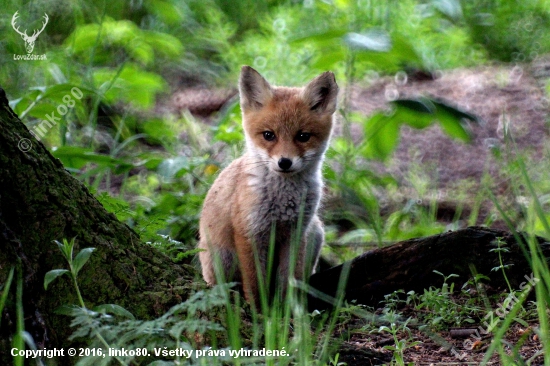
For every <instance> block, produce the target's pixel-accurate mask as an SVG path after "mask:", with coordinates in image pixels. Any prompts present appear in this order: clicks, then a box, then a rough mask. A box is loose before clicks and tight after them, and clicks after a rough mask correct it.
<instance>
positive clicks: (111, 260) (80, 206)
mask: <svg viewBox="0 0 550 366" xmlns="http://www.w3.org/2000/svg"><path fill="white" fill-rule="evenodd" d="M28 144H32V146H31V148H30V149H28V151H27V148H28V147H29V145H28ZM73 237H75V238H76V243H77V245H76V246H75V253H76V252H77V251H78V250H80V249H82V248H85V247H94V248H96V251H95V252H94V253H93V254H92V256H91V258H90V260H89V262H88V263H87V264H86V265H85V266H84V267H83V269H82V271H81V272H80V274H79V284H80V287H81V292H82V296H83V298H84V301H85V303H86V305H87V306H88V307H90V308H91V307H93V306H94V305H98V304H107V303H116V304H118V305H120V306H123V307H125V308H126V309H128V310H129V311H130V312H132V313H133V314H134V315H135V316H136V318H140V319H147V318H151V317H153V316H158V315H160V314H163V313H164V312H165V311H166V310H167V309H168V308H169V307H170V306H172V305H175V304H177V303H179V302H181V301H182V300H184V299H186V298H187V297H188V296H189V294H190V293H191V292H192V291H194V290H196V289H197V288H199V287H201V286H203V285H202V282H200V283H198V284H195V283H194V281H193V279H194V276H195V270H194V269H193V268H192V267H191V266H186V265H178V264H174V263H173V262H172V261H171V260H170V259H169V258H168V257H166V256H164V255H163V254H161V253H159V252H158V251H157V250H155V249H154V248H152V247H151V246H149V245H146V244H143V243H142V242H141V241H140V238H139V236H138V235H137V234H136V233H135V232H134V231H133V230H132V229H130V228H129V227H128V226H126V225H125V224H123V223H121V222H119V221H118V220H117V219H116V218H115V216H114V215H112V214H110V213H108V212H107V211H105V209H104V208H103V207H102V206H101V204H100V203H99V202H98V201H97V200H96V199H95V198H94V197H93V196H92V195H91V194H90V192H89V191H88V189H87V188H86V187H85V186H84V185H83V184H82V183H80V182H79V181H77V180H76V179H75V178H73V177H72V176H71V174H69V173H68V172H67V171H66V170H65V169H64V168H63V166H62V164H61V163H60V162H59V160H57V159H56V158H54V157H53V156H52V155H51V154H50V153H49V152H48V150H47V149H45V148H44V146H43V145H42V143H40V142H38V141H37V140H36V139H34V137H33V136H31V134H30V133H29V131H28V130H27V128H26V127H25V126H24V125H23V123H21V121H20V120H19V118H18V117H17V115H15V114H14V113H13V111H12V110H11V109H10V108H9V106H8V101H7V99H6V95H5V93H4V91H3V90H2V89H1V88H0V284H2V285H3V284H5V283H6V280H7V277H8V273H9V271H10V269H11V268H12V267H19V268H20V269H21V271H22V272H21V273H22V278H23V281H22V283H23V310H24V317H25V330H26V331H27V332H29V333H30V334H31V335H32V337H33V338H34V341H35V343H36V344H37V346H38V347H39V348H43V347H46V348H53V347H58V348H59V347H67V345H68V341H67V338H68V336H69V335H70V334H71V329H70V328H69V321H70V319H69V318H68V317H66V316H63V315H57V314H55V313H54V310H55V309H56V308H58V307H59V306H61V305H68V304H78V301H77V297H76V294H75V290H74V287H73V286H72V284H71V282H70V281H69V280H68V279H67V278H65V277H62V278H60V279H58V280H56V281H55V282H53V283H52V284H51V285H50V286H49V288H48V290H44V285H43V283H44V275H45V274H46V272H48V271H49V270H52V269H58V268H67V263H66V262H65V260H64V259H63V257H62V255H61V252H60V251H59V249H58V248H57V245H55V244H54V243H53V242H52V241H53V240H59V241H61V240H62V239H63V238H67V239H71V238H73ZM16 277H17V276H16ZM16 285H17V281H16V280H14V282H13V283H12V286H11V289H10V292H9V294H10V296H9V298H8V302H7V305H6V307H5V309H4V312H3V314H2V315H1V316H2V318H1V328H0V350H2V351H1V352H0V363H1V364H3V365H8V364H11V363H12V359H11V356H10V354H9V352H4V351H5V350H9V349H10V348H11V340H12V337H13V335H14V334H15V333H16V310H15V308H16V300H15V293H16V290H15V289H16ZM0 293H1V292H0Z"/></svg>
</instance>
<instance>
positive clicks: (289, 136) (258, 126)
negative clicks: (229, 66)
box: [239, 66, 338, 176]
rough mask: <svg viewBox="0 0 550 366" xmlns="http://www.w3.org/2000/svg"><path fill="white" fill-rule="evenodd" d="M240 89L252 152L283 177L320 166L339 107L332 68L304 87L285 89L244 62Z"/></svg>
mask: <svg viewBox="0 0 550 366" xmlns="http://www.w3.org/2000/svg"><path fill="white" fill-rule="evenodd" d="M239 92H240V98H241V109H242V112H243V127H244V131H245V135H246V146H247V149H248V152H249V153H251V154H253V155H254V156H255V157H256V158H258V161H260V162H264V163H266V164H267V165H268V167H269V169H270V170H271V171H274V172H277V173H278V174H280V175H283V176H286V175H293V174H295V173H298V172H301V171H305V170H309V169H310V168H315V167H317V166H318V164H319V163H320V162H321V161H322V160H323V154H324V153H325V150H326V149H327V146H328V141H329V138H330V133H331V130H332V120H333V114H334V112H335V111H336V102H337V96H338V85H337V84H336V80H335V78H334V74H333V73H332V72H328V71H327V72H324V73H322V74H321V75H319V76H317V77H316V78H315V79H313V80H312V81H311V82H310V83H309V84H307V85H306V86H305V87H303V88H287V87H274V86H271V85H270V84H269V83H268V82H267V80H265V79H264V78H263V77H262V76H261V75H260V74H259V73H258V72H257V71H256V70H254V69H253V68H251V67H250V66H243V68H242V70H241V77H240V80H239Z"/></svg>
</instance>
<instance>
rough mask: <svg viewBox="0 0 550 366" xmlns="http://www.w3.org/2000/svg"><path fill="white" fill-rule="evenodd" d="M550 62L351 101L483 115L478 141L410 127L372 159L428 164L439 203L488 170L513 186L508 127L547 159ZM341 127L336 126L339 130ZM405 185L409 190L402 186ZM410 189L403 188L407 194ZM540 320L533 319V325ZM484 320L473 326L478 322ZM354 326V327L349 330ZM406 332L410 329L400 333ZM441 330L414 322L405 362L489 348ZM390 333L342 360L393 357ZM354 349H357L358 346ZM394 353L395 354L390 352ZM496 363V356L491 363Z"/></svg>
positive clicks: (370, 91)
mask: <svg viewBox="0 0 550 366" xmlns="http://www.w3.org/2000/svg"><path fill="white" fill-rule="evenodd" d="M547 64H548V62H540V63H535V64H530V65H516V66H486V67H480V68H476V69H467V70H453V71H445V72H443V73H440V74H439V75H438V77H437V78H435V79H434V80H411V79H412V78H411V79H409V80H407V79H405V78H403V75H399V76H398V77H396V78H390V77H385V78H380V79H378V80H376V81H374V82H372V83H370V85H369V86H361V85H355V86H354V87H353V88H352V90H351V108H352V110H355V111H359V112H361V113H364V114H365V115H370V114H372V113H373V112H374V111H375V110H380V109H386V108H388V107H389V104H388V100H389V99H391V98H395V97H396V96H399V97H401V98H403V97H415V96H420V95H423V96H431V97H436V98H440V99H444V100H445V101H447V102H449V103H450V104H453V105H456V106H458V107H460V108H462V109H464V110H466V111H469V112H470V113H473V114H475V115H477V116H479V117H481V118H482V119H483V121H484V123H482V124H479V125H477V124H473V123H472V124H470V129H471V132H472V134H473V140H472V142H471V143H470V144H463V143H461V142H458V141H455V140H452V139H451V138H449V137H448V136H446V135H445V134H444V133H442V131H441V130H440V129H439V128H438V127H437V126H432V127H430V128H428V129H426V130H420V131H418V130H413V129H411V128H404V129H403V130H402V134H401V142H400V144H399V147H398V149H397V151H396V152H395V154H394V156H393V158H392V159H391V161H390V162H389V163H388V164H380V163H373V168H374V169H376V170H378V171H380V172H387V173H391V174H392V176H393V177H394V178H396V179H397V180H398V181H400V182H402V183H403V184H404V185H406V181H407V177H408V176H409V174H411V169H413V168H416V167H418V166H421V167H423V168H422V170H423V171H424V172H428V174H431V178H432V179H433V180H434V181H437V189H438V190H440V193H439V195H438V197H440V198H441V199H440V201H441V202H440V204H441V205H442V206H445V202H446V201H452V200H453V197H447V196H446V194H447V192H449V193H448V195H452V194H453V193H451V192H454V191H453V189H454V188H455V187H456V186H455V185H456V184H457V183H458V182H462V181H465V180H467V181H470V182H474V188H473V189H475V184H476V183H479V182H480V181H481V178H482V176H483V174H484V172H485V171H488V172H489V173H490V174H491V176H492V177H493V179H494V181H495V183H496V187H498V189H499V190H500V191H501V192H504V191H506V190H507V189H508V186H509V184H508V182H507V181H506V179H507V178H505V177H503V176H501V175H500V174H499V167H498V165H497V163H496V162H495V159H492V158H491V147H493V146H503V144H504V134H503V130H504V128H505V127H506V126H508V128H509V130H510V131H511V134H512V136H513V137H514V139H515V141H516V144H517V146H518V149H519V150H521V151H523V152H524V153H526V154H527V155H528V156H529V157H530V159H532V160H531V162H532V163H534V164H536V163H537V162H538V161H541V159H543V158H544V149H545V147H546V144H547V140H548V134H549V130H548V127H549V126H548V122H549V120H548V115H549V103H548V99H547V97H546V93H545V91H544V84H545V82H546V78H547V76H548V73H547V72H546V70H547V69H548V67H547V66H546V65H547ZM235 93H236V90H209V89H206V88H196V87H195V88H193V89H186V90H180V91H178V92H176V93H174V94H173V95H172V96H171V98H170V99H169V100H167V101H165V102H164V103H161V105H160V106H159V108H160V109H161V110H163V111H170V112H172V113H181V112H183V111H184V110H189V111H190V112H191V113H193V114H194V115H195V116H197V117H199V118H204V119H205V121H208V120H209V119H210V118H209V116H210V114H211V113H213V112H215V111H217V110H219V109H220V108H221V107H222V106H223V105H224V103H225V102H226V101H227V100H228V99H229V98H231V97H233V96H234V95H235ZM336 130H337V131H336V133H338V130H339V129H338V128H337V129H336ZM351 133H352V137H353V138H354V140H360V139H361V134H362V133H361V128H360V126H358V125H356V126H351ZM404 188H405V190H404V192H407V190H406V187H404ZM406 194H407V193H405V196H406ZM530 325H532V326H533V325H535V324H530ZM477 326H478V325H474V328H475V327H477ZM359 327H360V326H359ZM351 329H354V327H353V326H351V327H350V328H349V330H351ZM523 332H525V328H524V327H523V326H521V325H520V324H517V323H516V324H514V325H513V326H512V327H511V328H510V329H509V331H508V333H507V335H506V340H507V341H508V342H509V343H510V344H512V345H514V344H516V343H517V340H518V338H519V337H520V334H522V333H523ZM402 336H405V335H402ZM437 336H438V337H439V338H438V337H433V336H432V337H429V336H428V335H426V334H425V333H423V332H420V331H419V330H416V329H412V339H411V340H410V341H409V343H410V342H412V341H420V342H421V344H419V345H418V346H415V347H411V348H408V349H407V350H406V351H405V362H407V363H408V362H411V363H413V364H414V365H472V364H478V363H479V362H480V361H481V359H482V358H483V356H484V354H485V352H484V351H485V350H486V349H487V347H488V344H489V343H490V338H488V339H487V338H484V339H482V340H481V342H479V343H476V344H475V346H470V347H464V346H463V342H464V339H457V338H451V336H450V334H449V332H448V331H443V332H438V333H437ZM389 338H390V336H388V335H381V334H379V333H368V334H365V333H361V332H358V331H352V333H351V336H350V337H349V338H348V340H347V341H346V342H344V343H345V344H344V346H345V347H347V349H348V351H346V352H342V353H341V358H340V361H345V362H347V364H348V365H369V364H381V363H387V362H388V361H389V360H391V354H392V352H391V351H389V350H386V349H384V348H383V347H384V346H387V345H392V344H393V340H391V339H389ZM442 340H443V341H442ZM444 342H447V344H452V345H454V346H455V347H456V349H457V350H458V351H459V353H460V354H462V353H463V352H465V354H466V357H465V358H464V359H463V360H460V359H458V358H457V357H455V356H454V355H453V354H452V353H451V352H450V351H449V350H447V349H445V347H444ZM540 348H541V345H540V342H539V341H538V339H537V338H536V337H535V336H534V335H533V334H531V335H529V337H527V340H526V341H525V343H524V345H523V346H522V347H521V349H520V354H521V355H522V356H523V358H524V359H528V358H529V357H531V356H532V355H534V354H535V353H536V351H538V350H540ZM360 349H369V350H372V351H377V352H379V354H380V355H382V356H384V357H381V358H378V361H373V359H372V358H369V357H361V356H358V355H359V353H358V350H360ZM353 350H355V351H353ZM388 357H389V358H388ZM542 362H543V360H542V358H541V356H539V357H538V358H536V359H535V360H533V362H532V365H541V364H542ZM490 364H493V365H498V364H499V361H498V356H493V358H492V359H491V363H490Z"/></svg>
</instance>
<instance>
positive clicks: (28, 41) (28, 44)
mask: <svg viewBox="0 0 550 366" xmlns="http://www.w3.org/2000/svg"><path fill="white" fill-rule="evenodd" d="M18 13H19V12H18V11H16V12H15V14H13V17H12V18H11V26H12V27H13V29H14V30H15V31H16V32H17V33H19V34H20V35H21V38H23V41H25V48H26V49H27V53H31V52H32V50H33V49H34V42H36V39H37V38H38V36H39V35H40V33H42V31H43V30H44V28H46V24H48V19H49V18H48V14H46V13H44V22H43V23H42V29H40V30H37V29H35V30H34V32H33V33H32V36H30V37H29V36H28V35H27V30H26V29H25V31H24V32H20V31H19V27H16V25H15V21H16V20H17V18H18V17H19V14H18Z"/></svg>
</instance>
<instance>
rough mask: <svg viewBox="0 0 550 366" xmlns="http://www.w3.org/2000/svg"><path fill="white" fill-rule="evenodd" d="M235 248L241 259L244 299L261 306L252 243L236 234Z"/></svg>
mask: <svg viewBox="0 0 550 366" xmlns="http://www.w3.org/2000/svg"><path fill="white" fill-rule="evenodd" d="M235 248H236V249H237V258H238V259H239V268H240V270H241V277H242V284H243V291H244V297H245V298H246V300H247V301H248V302H249V303H255V304H256V305H259V300H260V296H259V291H258V274H257V273H258V272H257V270H256V261H255V257H254V248H253V247H252V243H251V241H250V239H249V238H247V237H246V236H244V235H242V234H239V233H235Z"/></svg>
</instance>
